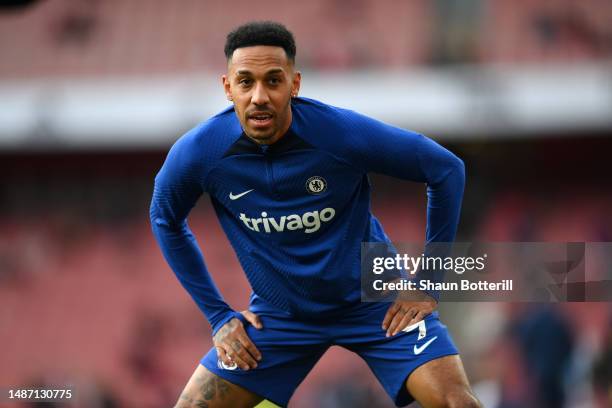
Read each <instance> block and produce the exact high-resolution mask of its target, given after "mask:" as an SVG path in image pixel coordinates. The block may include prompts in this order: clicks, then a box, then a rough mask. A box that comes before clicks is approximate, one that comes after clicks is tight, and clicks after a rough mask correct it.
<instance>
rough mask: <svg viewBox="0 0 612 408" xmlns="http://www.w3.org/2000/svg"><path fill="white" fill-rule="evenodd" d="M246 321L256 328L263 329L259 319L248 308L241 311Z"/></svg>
mask: <svg viewBox="0 0 612 408" xmlns="http://www.w3.org/2000/svg"><path fill="white" fill-rule="evenodd" d="M241 313H242V315H243V316H244V318H245V319H246V320H247V322H249V323H251V324H252V325H253V326H254V327H255V328H256V329H258V330H259V329H263V324H261V319H260V318H259V316H257V315H256V314H255V313H253V312H251V311H250V310H245V311H244V312H241Z"/></svg>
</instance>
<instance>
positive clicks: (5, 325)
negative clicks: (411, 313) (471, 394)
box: [0, 0, 612, 408]
mask: <svg viewBox="0 0 612 408" xmlns="http://www.w3.org/2000/svg"><path fill="white" fill-rule="evenodd" d="M16 3H19V2H8V4H7V2H3V3H2V4H3V6H5V7H6V6H7V5H12V7H9V8H4V7H3V9H2V10H1V11H0V107H1V108H0V387H9V386H12V387H15V386H19V385H22V386H26V385H28V386H32V385H35V384H40V385H43V384H74V387H75V389H76V392H77V394H78V396H79V401H80V402H78V403H75V404H73V406H80V407H94V408H96V407H144V408H147V407H151V408H157V407H167V406H171V405H172V404H173V402H174V401H175V399H176V397H177V395H178V393H179V391H180V389H181V388H182V386H183V385H184V384H185V382H186V380H187V379H188V377H189V376H190V374H191V373H192V371H193V369H194V368H195V365H196V364H197V362H198V360H199V358H200V357H201V355H202V354H203V353H204V352H206V351H207V350H208V348H209V347H210V346H211V339H210V328H209V327H208V325H207V323H206V321H205V320H204V318H203V316H202V315H201V314H200V313H199V311H198V310H197V308H196V307H195V305H194V303H193V302H192V301H191V299H190V298H189V297H188V295H187V293H186V292H185V291H184V290H183V289H182V288H181V287H180V285H179V283H178V281H177V280H176V279H175V277H174V276H173V274H172V272H171V271H170V269H169V268H168V267H167V265H166V263H165V262H164V260H163V259H162V256H161V254H160V251H159V250H158V248H157V246H156V244H155V242H154V239H153V237H152V235H151V233H150V229H149V224H148V204H149V199H150V194H151V189H152V182H153V177H154V175H155V173H156V171H157V170H158V168H159V167H160V166H161V164H162V162H163V160H164V157H165V153H166V152H167V149H168V148H169V146H170V145H171V144H172V143H173V142H174V140H176V138H177V137H179V136H180V135H181V134H182V133H183V132H184V131H185V130H187V129H189V128H191V127H192V126H194V125H195V124H196V123H198V122H199V121H201V120H204V119H205V118H207V117H208V116H209V115H210V114H212V113H215V112H217V111H218V110H220V109H222V108H223V107H224V106H225V105H226V100H225V98H224V95H223V92H222V89H221V86H220V82H219V75H220V73H222V72H223V70H224V68H225V65H224V57H223V53H222V47H223V43H224V37H225V35H226V33H227V32H228V31H229V30H230V29H231V28H233V27H235V26H237V25H238V24H240V23H242V22H245V21H247V20H252V19H273V20H277V21H280V22H283V23H285V24H286V25H287V26H288V27H289V29H291V30H292V31H293V32H294V34H295V35H296V39H297V43H298V55H297V61H298V66H299V68H300V69H301V70H302V71H303V74H304V79H303V89H302V92H301V94H302V95H303V96H306V97H312V98H315V99H320V100H323V101H325V102H328V103H332V104H337V105H340V106H344V107H349V108H354V109H356V110H359V111H361V112H363V113H366V114H369V115H372V116H374V117H377V118H379V119H382V120H385V121H388V122H391V123H394V124H397V125H400V126H403V127H406V128H409V129H413V130H416V131H420V132H423V133H425V134H427V135H429V136H430V137H432V138H434V139H436V140H437V141H439V142H440V143H442V144H443V145H445V146H447V147H448V148H450V149H451V150H453V151H454V152H456V153H457V154H458V155H459V156H460V157H462V158H463V159H464V161H465V162H466V166H467V171H468V177H469V178H468V183H467V189H466V193H465V201H464V209H463V215H462V220H461V227H460V234H459V239H460V240H463V241H474V240H481V241H551V242H563V241H612V212H611V209H612V190H611V189H610V187H611V184H612V181H611V179H612V178H611V173H612V172H611V171H610V153H611V152H612V69H611V68H612V3H611V2H610V1H609V0H541V1H539V0H520V1H516V0H431V1H428V0H411V1H407V0H378V1H376V0H311V1H303V2H293V1H286V2H280V1H269V0H261V1H258V2H252V1H245V0H235V1H233V2H230V3H228V2H223V1H221V0H210V1H204V0H202V1H199V0H183V1H162V0H122V1H118V0H106V1H100V0H79V1H77V0H73V1H68V0H40V1H34V2H31V3H32V4H29V5H27V6H20V7H18V6H16ZM372 181H373V184H374V195H373V209H374V212H375V214H376V215H377V216H379V218H380V219H381V220H382V222H383V224H384V225H385V226H386V228H387V231H388V233H389V235H390V236H391V238H392V239H394V240H395V241H420V240H422V239H423V235H424V208H425V207H424V206H425V196H424V191H423V188H422V186H420V185H412V184H410V183H402V182H398V181H395V180H392V179H389V178H386V177H380V176H373V177H372ZM190 223H191V226H192V228H193V230H194V231H195V232H196V234H197V235H198V237H199V240H200V243H201V245H202V248H203V251H204V253H205V257H206V260H207V263H208V266H209V268H210V270H211V271H212V274H213V275H214V278H215V280H216V282H217V283H218V285H219V286H220V289H221V291H222V293H223V294H224V296H225V297H226V299H227V300H228V301H229V302H230V304H231V305H232V306H233V307H235V308H236V309H243V308H245V307H246V306H247V295H248V293H249V289H248V285H247V283H246V280H245V279H244V277H243V274H242V273H241V270H240V268H239V265H238V263H237V260H236V257H235V256H234V254H233V252H232V251H231V249H230V247H229V245H228V243H227V240H226V239H225V237H224V235H223V233H222V231H221V229H220V227H219V225H218V223H217V221H216V219H215V217H214V214H213V212H212V210H211V206H210V204H209V202H208V200H207V199H206V198H205V197H204V199H202V200H201V202H200V204H199V205H198V207H197V208H196V209H195V210H194V211H193V213H192V216H191V221H190ZM611 257H612V254H611ZM610 261H612V259H610V258H608V259H604V260H602V262H607V263H608V264H610ZM440 309H441V314H442V319H443V321H444V322H445V323H446V324H447V325H448V326H449V327H450V329H451V332H452V333H453V335H454V337H455V340H456V342H457V344H458V346H459V348H460V350H461V352H462V355H463V360H464V362H465V365H466V369H467V371H468V374H469V377H470V380H471V382H472V384H473V386H474V388H475V391H476V393H477V394H478V396H479V397H480V398H481V399H482V401H483V402H484V404H485V406H486V407H487V408H489V407H491V408H509V407H512V408H514V407H545V408H547V407H551V408H561V407H585V408H586V407H610V406H612V385H611V384H612V379H611V378H612V330H611V328H612V324H611V323H612V307H611V304H610V303H603V302H602V303H567V304H553V305H545V304H509V303H456V304H448V303H443V304H441V306H440ZM415 405H416V404H415ZM13 406H21V405H13ZM23 406H27V405H23ZM45 406H53V405H51V404H50V405H45ZM290 406H292V407H296V408H298V407H326V408H327V407H329V408H331V407H389V406H392V404H391V401H390V400H389V399H388V397H387V396H386V395H384V393H383V391H382V388H381V387H380V386H379V385H378V384H377V383H376V382H375V379H374V377H373V376H372V374H370V372H369V370H368V368H367V367H366V365H365V364H364V363H363V362H361V361H360V360H359V359H358V357H356V356H355V355H353V354H351V353H349V352H347V351H344V350H341V349H331V350H330V351H329V352H328V353H327V354H326V355H325V356H324V357H323V359H322V360H321V361H320V363H319V364H318V365H317V366H316V367H315V369H314V370H313V372H312V373H311V375H310V376H309V377H308V378H307V380H306V381H305V382H304V383H303V384H302V385H301V387H300V388H299V389H298V391H297V393H296V394H295V396H294V398H293V400H292V403H291V404H290Z"/></svg>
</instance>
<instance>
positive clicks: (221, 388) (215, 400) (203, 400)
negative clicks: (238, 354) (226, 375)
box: [176, 365, 263, 408]
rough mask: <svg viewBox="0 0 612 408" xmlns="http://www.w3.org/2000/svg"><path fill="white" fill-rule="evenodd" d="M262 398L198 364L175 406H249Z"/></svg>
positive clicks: (218, 407)
mask: <svg viewBox="0 0 612 408" xmlns="http://www.w3.org/2000/svg"><path fill="white" fill-rule="evenodd" d="M262 400H263V397H260V396H259V395H257V394H255V393H253V392H251V391H248V390H246V389H244V388H242V387H240V386H238V385H236V384H232V383H231V382H229V381H227V380H225V379H223V378H221V377H219V376H217V375H215V374H213V373H211V372H210V371H209V370H207V369H206V367H204V366H202V365H198V367H197V368H196V370H195V371H194V373H193V375H192V376H191V378H190V379H189V381H188V382H187V385H186V386H185V389H184V390H183V392H182V393H181V396H180V397H179V400H178V402H177V403H176V408H196V407H197V408H221V407H228V408H232V407H237V408H239V407H245V408H246V407H249V408H250V407H253V406H255V405H257V404H258V403H260V402H261V401H262Z"/></svg>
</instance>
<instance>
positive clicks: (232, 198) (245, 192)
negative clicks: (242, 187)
mask: <svg viewBox="0 0 612 408" xmlns="http://www.w3.org/2000/svg"><path fill="white" fill-rule="evenodd" d="M253 190H255V189H254V188H253V189H250V190H247V191H244V192H242V193H240V194H236V195H234V193H232V192H231V191H230V194H229V198H230V200H237V199H239V198H240V197H242V196H244V195H247V194H249V193H250V192H251V191H253Z"/></svg>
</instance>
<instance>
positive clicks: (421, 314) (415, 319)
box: [406, 310, 429, 327]
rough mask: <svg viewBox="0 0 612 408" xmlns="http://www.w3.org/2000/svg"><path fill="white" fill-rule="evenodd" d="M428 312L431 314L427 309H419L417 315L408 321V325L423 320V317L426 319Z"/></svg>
mask: <svg viewBox="0 0 612 408" xmlns="http://www.w3.org/2000/svg"><path fill="white" fill-rule="evenodd" d="M428 314H429V312H426V311H424V310H419V312H418V313H417V314H416V315H414V317H413V318H412V320H410V322H408V325H407V326H406V327H408V326H410V325H413V324H415V323H418V322H420V321H421V320H423V319H424V318H425V317H426V316H427V315H428Z"/></svg>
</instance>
